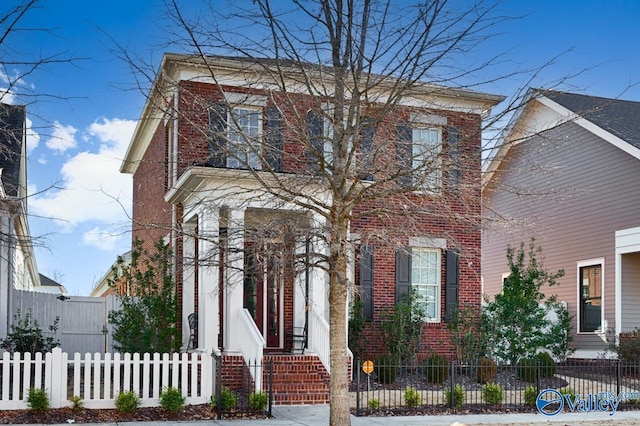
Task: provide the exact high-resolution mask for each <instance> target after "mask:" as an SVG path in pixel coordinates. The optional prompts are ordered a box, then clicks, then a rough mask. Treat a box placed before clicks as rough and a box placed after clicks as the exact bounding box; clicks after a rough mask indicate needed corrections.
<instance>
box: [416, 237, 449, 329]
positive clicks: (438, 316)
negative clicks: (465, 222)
mask: <svg viewBox="0 0 640 426" xmlns="http://www.w3.org/2000/svg"><path fill="white" fill-rule="evenodd" d="M436 240H437V239H436ZM416 250H422V251H429V252H435V253H436V255H437V260H436V263H437V265H438V267H437V269H436V271H437V279H436V281H437V289H436V299H437V300H436V303H435V305H436V313H435V317H434V318H425V319H424V322H425V323H434V324H436V323H440V322H441V321H442V307H441V305H442V249H441V248H439V247H423V246H412V247H411V257H412V261H411V271H410V273H411V274H412V275H413V265H414V263H413V254H414V252H415V251H416ZM415 285H416V284H414V282H413V278H412V279H411V291H413V287H414V286H415Z"/></svg>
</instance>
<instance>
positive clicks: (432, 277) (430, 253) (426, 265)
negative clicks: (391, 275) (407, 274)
mask: <svg viewBox="0 0 640 426" xmlns="http://www.w3.org/2000/svg"><path fill="white" fill-rule="evenodd" d="M411 257H412V259H411V287H412V289H413V290H415V291H416V294H417V295H418V298H419V300H418V303H420V304H421V305H422V308H423V311H424V314H425V319H426V321H439V320H440V250H433V249H422V248H414V249H413V250H412V251H411Z"/></svg>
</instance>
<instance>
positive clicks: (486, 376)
mask: <svg viewBox="0 0 640 426" xmlns="http://www.w3.org/2000/svg"><path fill="white" fill-rule="evenodd" d="M497 373H498V364H496V362H495V361H494V360H492V359H491V358H480V361H479V362H478V370H477V371H476V381H477V382H478V383H488V382H493V381H494V379H495V378H496V374H497Z"/></svg>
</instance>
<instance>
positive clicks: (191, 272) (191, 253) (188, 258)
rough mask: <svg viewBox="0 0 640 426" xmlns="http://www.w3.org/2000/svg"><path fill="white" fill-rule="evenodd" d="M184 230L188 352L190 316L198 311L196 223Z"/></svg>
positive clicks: (184, 323)
mask: <svg viewBox="0 0 640 426" xmlns="http://www.w3.org/2000/svg"><path fill="white" fill-rule="evenodd" d="M182 229H183V230H184V236H183V238H182V242H183V255H182V349H183V350H186V349H187V347H188V345H189V335H190V334H191V330H190V329H189V321H188V316H189V314H191V313H192V312H195V309H196V293H195V285H196V282H195V277H196V274H195V268H196V265H197V260H196V259H195V253H196V250H195V244H196V238H195V236H194V235H195V230H196V223H195V222H194V221H190V222H186V223H184V224H183V225H182Z"/></svg>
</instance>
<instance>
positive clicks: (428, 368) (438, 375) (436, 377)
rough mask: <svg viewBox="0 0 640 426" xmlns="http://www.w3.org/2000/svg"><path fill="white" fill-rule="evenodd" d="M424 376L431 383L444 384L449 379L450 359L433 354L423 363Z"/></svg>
mask: <svg viewBox="0 0 640 426" xmlns="http://www.w3.org/2000/svg"><path fill="white" fill-rule="evenodd" d="M423 366H424V374H425V377H426V378H427V381H428V382H429V383H444V382H445V381H446V380H447V378H448V377H449V358H447V357H446V356H444V355H440V354H436V353H433V354H431V355H429V356H428V357H427V358H425V360H424V361H423Z"/></svg>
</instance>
